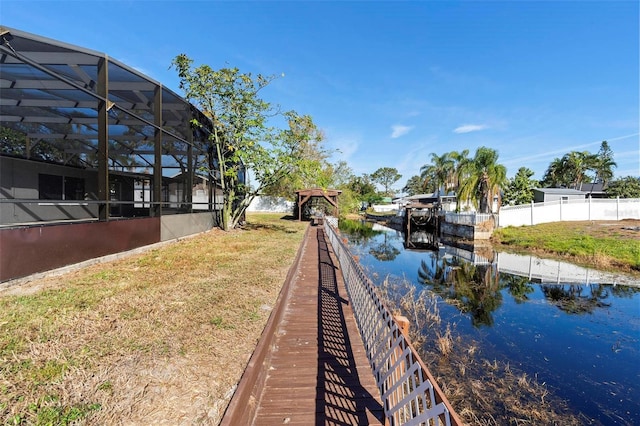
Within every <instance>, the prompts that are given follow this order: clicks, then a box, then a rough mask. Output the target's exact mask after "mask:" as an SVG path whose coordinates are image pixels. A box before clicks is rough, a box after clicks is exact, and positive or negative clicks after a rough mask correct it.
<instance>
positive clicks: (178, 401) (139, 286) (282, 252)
mask: <svg viewBox="0 0 640 426" xmlns="http://www.w3.org/2000/svg"><path fill="white" fill-rule="evenodd" d="M306 225H307V224H306V223H301V222H296V221H288V220H281V219H280V217H279V216H274V215H253V216H252V215H250V216H249V217H248V225H247V227H245V229H244V230H236V231H232V232H228V233H225V232H222V231H219V230H212V231H210V232H207V233H204V234H201V235H198V236H196V237H193V238H190V239H185V240H182V241H179V242H176V243H173V244H169V245H166V246H163V247H162V248H156V249H153V250H151V251H149V252H146V253H144V254H137V255H132V256H131V257H127V258H124V259H121V260H118V261H114V262H110V263H104V264H99V265H95V266H91V267H87V268H84V269H82V270H79V271H75V272H70V273H68V274H66V275H62V276H57V277H51V278H44V279H41V280H37V281H34V282H31V283H28V284H25V285H23V286H20V287H12V288H10V289H9V290H5V291H4V292H1V293H0V419H1V420H2V422H3V424H4V423H7V424H14V423H15V424H65V423H70V422H74V421H76V422H79V423H85V424H171V425H174V424H217V423H218V422H219V420H220V417H221V415H222V413H223V412H224V409H225V407H226V405H227V403H228V401H229V399H230V397H231V395H232V393H233V390H234V388H235V385H236V384H237V382H238V380H239V378H240V376H241V374H242V371H243V370H244V367H245V365H246V363H247V361H248V359H249V357H250V356H251V354H252V352H253V350H254V348H255V345H256V343H257V341H258V339H259V337H260V334H261V332H262V330H263V328H264V325H265V324H266V321H267V319H268V316H269V314H270V312H271V310H272V308H273V306H274V303H275V301H276V299H277V296H278V293H279V291H280V288H281V286H282V284H283V281H284V278H285V276H286V273H287V271H288V269H289V266H290V265H291V264H292V262H293V259H294V257H295V253H296V251H297V249H298V247H299V245H300V242H301V241H302V237H303V235H304V229H305V227H306Z"/></svg>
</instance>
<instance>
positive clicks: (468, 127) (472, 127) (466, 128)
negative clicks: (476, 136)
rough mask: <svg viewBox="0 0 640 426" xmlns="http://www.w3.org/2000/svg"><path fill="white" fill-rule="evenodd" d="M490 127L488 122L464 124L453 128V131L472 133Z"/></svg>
mask: <svg viewBox="0 0 640 426" xmlns="http://www.w3.org/2000/svg"><path fill="white" fill-rule="evenodd" d="M487 128H489V126H487V125H486V124H463V125H462V126H458V127H456V128H455V129H454V130H453V133H470V132H477V131H479V130H484V129H487Z"/></svg>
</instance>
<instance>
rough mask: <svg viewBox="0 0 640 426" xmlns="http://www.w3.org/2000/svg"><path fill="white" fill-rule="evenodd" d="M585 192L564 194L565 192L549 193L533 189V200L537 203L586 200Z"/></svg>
mask: <svg viewBox="0 0 640 426" xmlns="http://www.w3.org/2000/svg"><path fill="white" fill-rule="evenodd" d="M584 198H585V195H584V194H563V193H549V192H543V191H537V190H535V189H534V190H533V201H534V202H536V203H546V202H549V201H561V200H564V201H567V200H584Z"/></svg>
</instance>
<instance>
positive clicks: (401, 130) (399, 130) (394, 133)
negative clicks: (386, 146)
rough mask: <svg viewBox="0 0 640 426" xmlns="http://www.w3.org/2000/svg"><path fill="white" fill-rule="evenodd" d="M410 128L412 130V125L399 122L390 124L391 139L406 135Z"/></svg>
mask: <svg viewBox="0 0 640 426" xmlns="http://www.w3.org/2000/svg"><path fill="white" fill-rule="evenodd" d="M411 130H413V126H403V125H400V124H396V125H395V126H391V139H396V138H399V137H400V136H403V135H406V134H407V133H409V132H410V131H411Z"/></svg>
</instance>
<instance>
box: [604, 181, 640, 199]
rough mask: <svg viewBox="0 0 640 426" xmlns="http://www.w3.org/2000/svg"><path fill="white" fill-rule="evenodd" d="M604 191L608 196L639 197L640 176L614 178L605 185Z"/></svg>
mask: <svg viewBox="0 0 640 426" xmlns="http://www.w3.org/2000/svg"><path fill="white" fill-rule="evenodd" d="M605 192H606V194H607V197H609V198H616V197H620V198H640V177H636V176H627V177H623V178H621V179H616V180H614V181H613V182H611V183H610V184H609V185H608V186H607V188H606V189H605Z"/></svg>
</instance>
